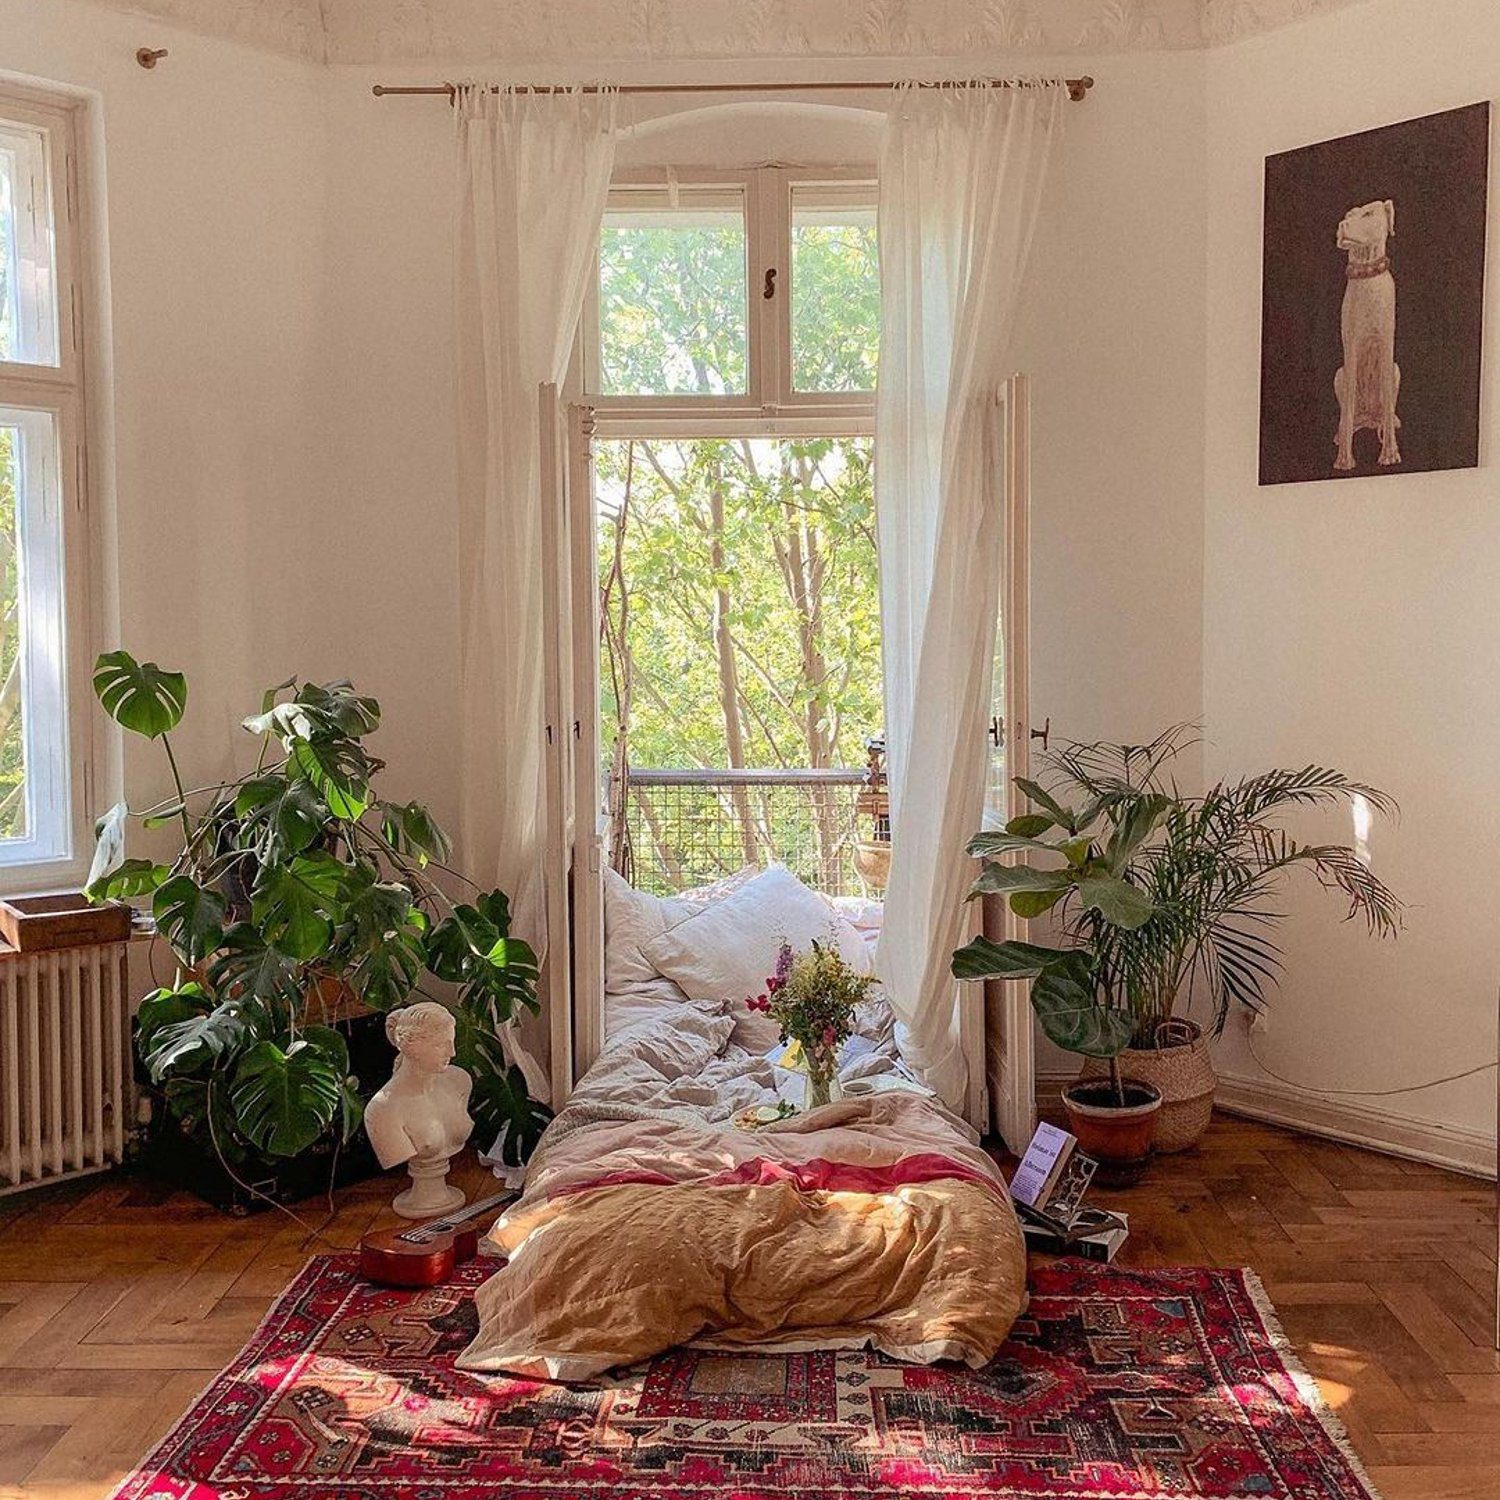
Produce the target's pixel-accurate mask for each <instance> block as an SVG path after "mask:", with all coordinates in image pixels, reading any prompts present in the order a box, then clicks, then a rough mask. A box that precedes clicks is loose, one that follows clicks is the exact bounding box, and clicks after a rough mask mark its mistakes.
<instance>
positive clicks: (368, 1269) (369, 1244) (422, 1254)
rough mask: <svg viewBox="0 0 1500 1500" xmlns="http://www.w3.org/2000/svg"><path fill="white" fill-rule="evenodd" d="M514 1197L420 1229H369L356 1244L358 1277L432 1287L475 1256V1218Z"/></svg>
mask: <svg viewBox="0 0 1500 1500" xmlns="http://www.w3.org/2000/svg"><path fill="white" fill-rule="evenodd" d="M515 1196H516V1194H515V1193H496V1194H495V1195H494V1197H493V1198H482V1199H480V1201H479V1202H478V1203H466V1204H465V1205H464V1206H463V1207H462V1208H460V1209H456V1210H455V1211H454V1212H453V1213H451V1214H447V1215H445V1216H444V1217H443V1218H441V1219H429V1220H428V1222H427V1223H425V1224H413V1225H411V1226H410V1227H409V1228H406V1229H375V1230H372V1231H371V1232H370V1233H369V1234H367V1235H365V1236H364V1237H363V1238H362V1239H361V1240H360V1242H359V1274H360V1275H361V1276H363V1277H365V1278H366V1280H368V1281H378V1282H379V1283H380V1284H381V1285H382V1286H414V1287H422V1286H436V1285H437V1284H438V1282H440V1281H446V1280H447V1279H448V1278H449V1277H450V1276H451V1275H452V1274H453V1269H454V1267H455V1266H461V1265H464V1264H465V1263H466V1262H468V1261H471V1260H473V1259H474V1257H475V1256H476V1255H477V1254H478V1253H479V1225H478V1224H477V1223H476V1222H475V1221H476V1220H477V1219H478V1218H479V1217H480V1215H481V1214H484V1213H486V1212H488V1211H489V1210H491V1209H495V1208H499V1207H500V1205H501V1204H502V1203H509V1202H510V1201H511V1199H513V1198H514V1197H515Z"/></svg>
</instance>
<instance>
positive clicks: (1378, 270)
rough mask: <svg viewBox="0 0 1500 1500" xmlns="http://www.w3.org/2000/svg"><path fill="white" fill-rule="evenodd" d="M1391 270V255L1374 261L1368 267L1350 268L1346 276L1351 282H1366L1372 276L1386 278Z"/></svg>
mask: <svg viewBox="0 0 1500 1500" xmlns="http://www.w3.org/2000/svg"><path fill="white" fill-rule="evenodd" d="M1390 268H1391V258H1390V256H1389V255H1382V256H1381V257H1380V259H1379V260H1372V261H1371V262H1370V263H1369V265H1367V266H1349V267H1347V268H1346V269H1345V271H1344V275H1345V276H1346V277H1347V278H1348V279H1349V280H1350V281H1365V280H1368V278H1370V277H1371V276H1384V275H1385V273H1386V272H1387V271H1389V270H1390Z"/></svg>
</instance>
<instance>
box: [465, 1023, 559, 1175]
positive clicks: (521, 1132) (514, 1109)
mask: <svg viewBox="0 0 1500 1500" xmlns="http://www.w3.org/2000/svg"><path fill="white" fill-rule="evenodd" d="M454 1021H455V1023H456V1027H455V1043H456V1050H455V1056H454V1061H455V1062H457V1064H458V1065H459V1067H461V1068H463V1069H464V1071H465V1072H467V1073H468V1074H469V1076H470V1077H471V1078H472V1079H473V1080H474V1092H473V1093H472V1094H471V1095H470V1096H469V1113H470V1114H471V1115H472V1116H473V1117H474V1141H475V1144H476V1145H477V1146H478V1147H479V1148H480V1149H481V1150H483V1151H488V1150H489V1149H490V1147H491V1146H492V1145H494V1144H495V1143H496V1141H497V1140H498V1141H499V1142H500V1156H501V1159H502V1160H503V1161H505V1162H507V1163H508V1164H509V1165H511V1166H518V1165H519V1164H520V1163H521V1162H523V1161H525V1160H526V1158H527V1157H528V1156H530V1155H531V1152H532V1150H533V1149H534V1147H535V1146H536V1143H537V1141H538V1140H539V1139H540V1138H541V1134H542V1131H543V1130H545V1129H546V1128H547V1122H548V1121H549V1120H550V1119H551V1118H552V1112H551V1111H550V1110H549V1109H548V1108H547V1106H546V1105H545V1104H539V1103H538V1102H537V1101H536V1100H535V1099H533V1098H532V1097H531V1096H530V1094H528V1093H527V1091H526V1077H525V1075H524V1074H523V1073H522V1072H521V1070H520V1068H518V1067H517V1066H516V1065H515V1064H514V1063H512V1062H511V1061H510V1060H509V1059H508V1058H507V1057H506V1055H505V1049H504V1047H503V1046H502V1044H501V1042H500V1038H499V1037H498V1036H497V1035H496V1034H495V1032H494V1031H493V1030H492V1029H491V1028H490V1026H489V1024H488V1022H487V1020H486V1019H484V1018H483V1017H481V1016H478V1015H476V1014H475V1012H474V1011H473V1010H472V1009H471V1008H469V1007H468V1006H460V1007H459V1009H458V1011H457V1012H456V1013H455V1016H454Z"/></svg>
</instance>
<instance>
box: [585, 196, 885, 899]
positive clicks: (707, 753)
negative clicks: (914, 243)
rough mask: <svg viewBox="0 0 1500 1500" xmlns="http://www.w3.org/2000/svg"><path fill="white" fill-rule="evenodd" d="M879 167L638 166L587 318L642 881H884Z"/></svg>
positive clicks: (618, 683)
mask: <svg viewBox="0 0 1500 1500" xmlns="http://www.w3.org/2000/svg"><path fill="white" fill-rule="evenodd" d="M869 178H870V174H869V173H868V172H866V173H858V172H842V171H838V170H827V171H825V170H823V169H805V170H804V169H796V170H793V169H787V168H779V167H777V168H762V169H757V170H753V171H748V172H742V173H739V174H712V173H695V174H694V175H691V176H690V175H688V173H687V171H686V170H684V172H683V173H681V174H677V175H676V177H675V178H674V177H672V176H669V175H666V174H663V175H661V176H659V177H655V178H653V179H651V180H632V181H629V182H624V183H617V184H616V186H615V188H614V189H613V191H612V193H611V196H610V202H609V207H608V210H607V213H606V216H605V220H604V224H603V227H602V230H601V233H600V240H599V264H598V278H597V288H596V293H595V296H594V297H593V299H592V303H591V306H590V308H589V309H588V310H587V311H586V313H585V317H584V322H583V335H582V354H583V377H584V386H585V390H586V392H587V393H588V395H589V399H590V402H591V405H592V407H593V424H592V432H593V443H592V456H593V475H594V480H595V497H596V502H597V503H596V512H595V519H596V530H595V535H594V542H595V546H594V549H593V552H594V557H595V560H596V562H597V566H598V573H597V585H598V589H597V599H598V621H597V624H598V628H599V632H600V639H601V644H602V651H601V662H600V667H601V680H600V705H599V706H600V714H599V728H600V736H599V746H600V751H601V760H602V762H603V765H602V770H603V773H604V775H603V781H604V785H605V788H606V794H605V801H606V807H605V809H604V811H605V815H606V817H607V819H608V826H609V829H610V833H609V837H608V840H607V842H608V846H609V849H610V851H611V853H610V857H611V858H612V859H613V860H615V861H616V867H617V868H620V867H622V863H623V864H628V866H629V868H630V870H631V875H632V879H633V880H634V881H635V883H636V884H637V885H638V886H640V887H641V888H643V889H648V890H658V891H670V890H677V889H681V888H683V887H685V886H691V885H696V884H701V883H703V882H706V881H712V880H715V879H717V878H719V877H720V876H722V875H725V874H728V873H731V872H733V871H735V870H738V869H739V868H741V867H742V866H743V865H746V864H764V863H766V862H767V861H768V860H771V859H777V860H780V861H782V862H783V863H785V864H786V865H787V866H788V867H789V868H791V869H792V870H794V871H795V872H796V873H797V874H798V875H799V876H800V877H801V878H802V879H803V880H805V881H807V882H808V883H809V884H812V885H814V886H816V887H817V888H818V889H820V890H823V891H825V892H827V893H829V894H842V895H849V894H857V893H859V892H860V891H862V890H864V889H865V887H864V884H863V880H862V876H861V874H860V872H859V868H858V854H857V840H858V834H859V826H860V825H859V817H860V813H859V797H860V792H861V788H862V776H863V768H864V766H865V763H866V758H867V751H866V745H867V742H868V741H869V740H870V739H871V738H873V737H875V736H878V735H880V734H881V733H882V731H883V728H884V713H885V710H884V699H883V691H882V681H881V659H880V599H879V580H878V562H877V557H876V546H875V521H874V452H873V448H874V444H873V441H872V432H873V427H874V389H875V371H876V361H877V355H878V345H879V330H880V271H879V262H878V257H877V251H876V243H875V206H876V200H875V186H874V183H873V182H872V181H870V180H869Z"/></svg>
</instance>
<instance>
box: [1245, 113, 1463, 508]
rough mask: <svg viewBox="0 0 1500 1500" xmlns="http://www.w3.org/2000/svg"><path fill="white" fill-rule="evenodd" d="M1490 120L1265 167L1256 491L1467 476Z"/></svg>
mask: <svg viewBox="0 0 1500 1500" xmlns="http://www.w3.org/2000/svg"><path fill="white" fill-rule="evenodd" d="M1489 132H1490V107H1489V105H1488V104H1476V105H1471V106H1469V107H1467V108H1464V109H1456V110H1449V111H1447V112H1446V113H1444V114H1440V115H1430V116H1428V117H1426V118H1425V119H1420V120H1409V121H1407V122H1405V123H1404V124H1400V125H1390V126H1386V127H1384V128H1382V129H1379V130H1369V131H1365V132H1363V133H1361V134H1359V135H1353V136H1345V137H1343V138H1342V139H1340V140H1335V141H1325V142H1323V143H1321V144H1319V145H1316V146H1306V147H1303V148H1301V149H1300V150H1296V151H1288V152H1284V153H1283V154H1282V155H1280V156H1273V157H1270V158H1268V159H1267V161H1266V182H1265V241H1264V273H1263V274H1264V280H1263V289H1262V317H1261V420H1260V482H1261V483H1262V484H1291V483H1303V482H1307V481H1309V480H1317V479H1345V478H1357V477H1362V476H1363V477H1369V476H1371V475H1378V474H1401V473H1421V472H1427V471H1431V470H1435V469H1458V468H1473V467H1474V466H1476V465H1477V464H1478V462H1479V421H1480V416H1479V394H1480V392H1479V386H1480V361H1481V350H1482V343H1483V321H1484V263H1485V224H1486V207H1487V192H1488V183H1489Z"/></svg>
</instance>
